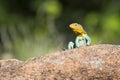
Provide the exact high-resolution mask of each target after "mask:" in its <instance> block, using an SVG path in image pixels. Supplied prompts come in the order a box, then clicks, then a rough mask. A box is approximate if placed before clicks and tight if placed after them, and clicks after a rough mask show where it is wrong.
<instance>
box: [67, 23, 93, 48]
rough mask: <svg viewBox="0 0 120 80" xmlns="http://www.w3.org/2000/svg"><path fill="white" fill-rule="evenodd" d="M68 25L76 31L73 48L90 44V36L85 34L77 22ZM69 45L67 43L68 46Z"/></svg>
mask: <svg viewBox="0 0 120 80" xmlns="http://www.w3.org/2000/svg"><path fill="white" fill-rule="evenodd" d="M69 27H70V28H71V29H72V30H73V32H75V33H76V35H77V37H76V39H75V48H77V47H80V46H88V45H91V38H90V37H89V36H88V35H87V33H86V32H85V30H84V29H83V27H82V26H81V25H80V24H78V23H72V24H70V25H69ZM69 46H71V45H70V44H68V47H69Z"/></svg>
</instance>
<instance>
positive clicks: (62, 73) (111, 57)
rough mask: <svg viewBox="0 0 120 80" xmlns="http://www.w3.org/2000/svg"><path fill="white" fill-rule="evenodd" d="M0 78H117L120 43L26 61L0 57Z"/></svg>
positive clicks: (87, 79)
mask: <svg viewBox="0 0 120 80" xmlns="http://www.w3.org/2000/svg"><path fill="white" fill-rule="evenodd" d="M0 80H120V45H107V44H103V45H93V46H85V47H80V48H76V49H72V50H65V51H59V52H55V53H52V54H49V55H46V56H40V57H35V58H31V59H28V60H26V61H18V60H1V61H0Z"/></svg>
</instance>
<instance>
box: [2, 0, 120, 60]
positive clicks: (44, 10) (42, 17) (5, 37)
mask: <svg viewBox="0 0 120 80" xmlns="http://www.w3.org/2000/svg"><path fill="white" fill-rule="evenodd" d="M73 22H77V23H80V24H81V25H82V26H83V27H84V29H85V30H86V31H87V33H88V35H89V36H90V37H91V38H92V44H93V45H94V44H120V0H73V1H72V0H0V59H10V58H17V59H20V60H25V59H27V58H30V57H34V56H40V55H45V54H47V53H50V52H55V51H60V50H62V48H66V46H67V44H68V41H74V39H75V34H74V33H73V32H72V30H71V29H70V28H69V24H71V23H73Z"/></svg>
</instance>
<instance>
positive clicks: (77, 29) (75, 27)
mask: <svg viewBox="0 0 120 80" xmlns="http://www.w3.org/2000/svg"><path fill="white" fill-rule="evenodd" d="M69 27H70V28H71V29H72V30H73V31H74V32H75V33H76V34H77V35H84V34H86V32H85V30H84V29H83V27H82V26H81V25H80V24H78V23H72V24H70V25H69Z"/></svg>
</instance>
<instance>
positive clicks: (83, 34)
mask: <svg viewBox="0 0 120 80" xmlns="http://www.w3.org/2000/svg"><path fill="white" fill-rule="evenodd" d="M76 34H77V36H85V35H87V33H86V32H82V33H76Z"/></svg>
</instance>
